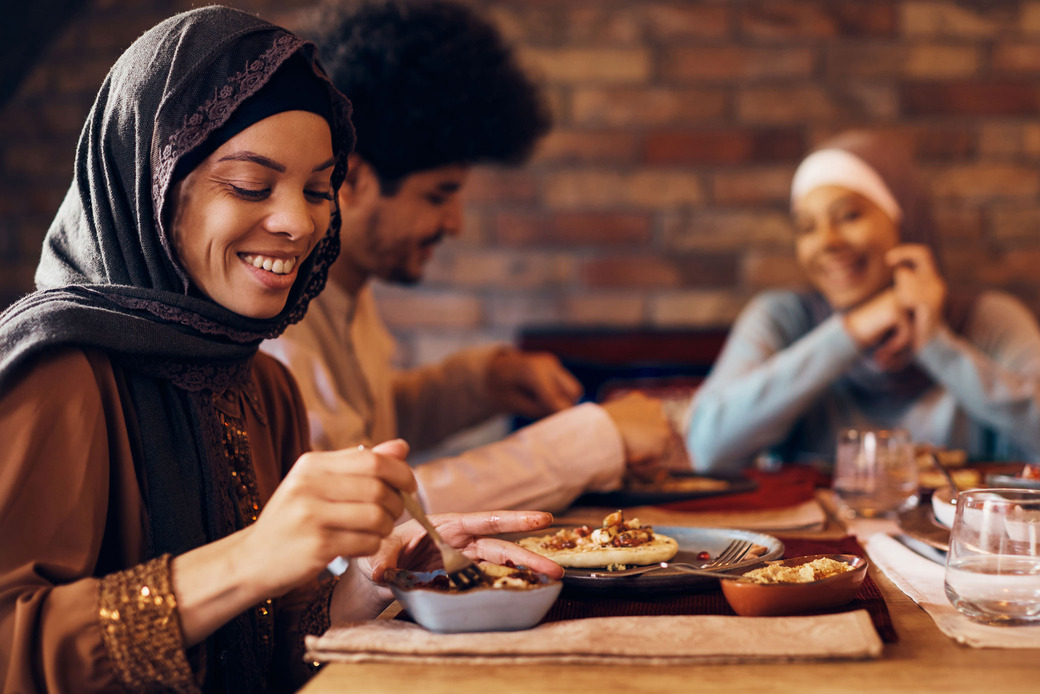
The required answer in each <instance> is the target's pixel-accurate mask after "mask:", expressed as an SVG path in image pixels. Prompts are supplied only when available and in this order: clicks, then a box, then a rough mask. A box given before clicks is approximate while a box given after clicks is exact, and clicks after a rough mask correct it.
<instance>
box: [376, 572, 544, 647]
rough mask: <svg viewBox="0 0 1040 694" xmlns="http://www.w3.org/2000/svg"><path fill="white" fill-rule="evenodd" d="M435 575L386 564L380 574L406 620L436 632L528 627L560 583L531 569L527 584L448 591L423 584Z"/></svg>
mask: <svg viewBox="0 0 1040 694" xmlns="http://www.w3.org/2000/svg"><path fill="white" fill-rule="evenodd" d="M437 576H444V571H440V570H438V571H405V570H403V569H387V571H386V573H385V574H384V579H385V580H386V583H387V585H388V586H389V587H390V590H391V591H393V594H394V597H396V598H397V600H398V602H400V603H401V605H402V606H403V607H404V609H405V610H407V611H408V614H410V615H411V617H412V619H414V620H415V621H416V622H417V623H419V624H420V625H422V626H423V627H425V628H426V629H429V630H430V631H435V632H439V633H442V634H452V633H459V632H471V631H518V630H520V629H529V628H531V627H533V626H534V625H535V624H537V623H538V622H540V621H541V620H542V617H544V616H545V614H546V613H547V612H548V611H549V608H550V607H552V605H553V603H554V602H556V598H557V597H559V595H560V590H561V589H562V588H563V583H562V582H560V581H558V580H555V579H552V578H549V577H548V576H545V575H544V574H537V576H538V578H539V581H540V583H539V584H538V585H531V586H529V587H527V588H492V587H490V586H481V587H479V588H473V589H470V590H465V591H454V590H451V591H449V590H441V589H437V588H431V587H429V586H428V585H427V584H428V583H429V582H430V581H432V580H434V579H435V578H436V577H437Z"/></svg>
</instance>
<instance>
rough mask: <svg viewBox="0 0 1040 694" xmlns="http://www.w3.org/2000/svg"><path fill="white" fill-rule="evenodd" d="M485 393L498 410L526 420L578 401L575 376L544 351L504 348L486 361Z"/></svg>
mask: <svg viewBox="0 0 1040 694" xmlns="http://www.w3.org/2000/svg"><path fill="white" fill-rule="evenodd" d="M487 386H488V392H489V393H491V397H492V398H493V399H494V401H495V403H496V405H497V406H498V408H499V409H500V410H501V411H502V412H509V413H512V414H518V415H521V416H524V417H528V418H530V419H539V418H541V417H545V416H546V415H550V414H553V413H555V412H559V411H560V410H563V409H566V408H568V407H570V406H571V405H573V404H574V403H575V402H577V401H578V398H580V397H581V393H582V388H581V384H580V383H579V382H578V379H576V378H574V376H573V375H572V374H571V373H570V372H569V371H567V370H566V369H565V368H563V365H562V364H560V360H559V359H557V358H556V357H555V356H553V355H552V354H549V353H547V352H521V351H519V350H516V349H512V348H506V349H503V350H501V351H499V352H498V353H496V354H495V356H493V357H492V358H491V361H490V363H489V364H488V373H487Z"/></svg>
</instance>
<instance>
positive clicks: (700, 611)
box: [542, 536, 899, 643]
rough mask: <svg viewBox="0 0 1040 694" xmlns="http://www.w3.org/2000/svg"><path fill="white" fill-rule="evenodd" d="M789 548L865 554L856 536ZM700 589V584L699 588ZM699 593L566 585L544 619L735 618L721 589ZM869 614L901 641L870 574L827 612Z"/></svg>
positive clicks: (788, 550) (797, 541) (887, 636)
mask: <svg viewBox="0 0 1040 694" xmlns="http://www.w3.org/2000/svg"><path fill="white" fill-rule="evenodd" d="M780 539H781V540H782V541H783V543H784V547H785V551H784V557H785V558H791V557H800V556H804V555H808V554H855V555H857V556H866V552H865V551H864V549H863V547H861V546H860V544H859V542H857V541H856V538H855V537H852V536H847V537H844V538H840V539H837V540H806V539H801V538H780ZM695 585H696V584H695ZM695 590H696V592H688V593H679V594H674V593H669V594H665V595H659V596H655V595H639V596H628V595H624V596H623V595H619V594H613V593H612V594H606V595H603V594H594V593H588V592H581V591H578V590H572V589H571V587H570V586H566V587H565V589H564V591H563V593H561V595H560V598H559V599H558V600H557V601H556V603H555V604H554V605H553V607H552V608H551V609H550V610H549V613H548V614H547V615H546V616H545V619H544V620H542V621H543V623H546V622H556V621H563V620H569V619H584V618H590V617H619V616H628V615H735V614H736V613H735V612H733V610H732V609H731V608H730V606H729V603H728V602H726V598H725V596H724V595H723V594H722V589H721V588H719V587H718V586H717V585H715V586H711V587H710V588H709V587H705V588H700V586H698V587H697V588H696V589H695ZM860 609H862V610H866V611H867V613H868V614H869V615H870V619H871V622H873V624H874V628H875V629H876V630H877V632H878V634H879V635H880V636H881V638H882V639H883V640H884V641H885V642H886V643H894V642H896V641H898V640H899V637H898V635H897V634H896V630H895V627H894V626H893V624H892V616H891V615H890V614H889V612H888V606H887V605H886V604H885V599H884V598H883V597H882V595H881V591H880V590H879V589H878V587H877V584H876V583H874V580H873V579H872V578H871V577H870V575H869V574H868V575H867V577H866V578H865V579H864V581H863V585H862V586H860V589H859V592H857V593H856V598H855V599H854V600H853V601H852V602H850V603H849V604H848V605H844V606H842V607H838V608H832V609H830V610H826V611H825V612H826V613H832V612H852V611H854V610H860Z"/></svg>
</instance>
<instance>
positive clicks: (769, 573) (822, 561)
mask: <svg viewBox="0 0 1040 694" xmlns="http://www.w3.org/2000/svg"><path fill="white" fill-rule="evenodd" d="M851 570H852V565H851V564H848V563H846V562H843V561H839V560H837V559H834V558H833V557H819V558H817V559H813V560H812V561H807V562H804V563H801V564H793V565H791V564H784V563H783V562H782V561H771V562H768V563H766V565H765V566H761V567H759V568H757V569H752V570H751V571H747V572H745V573H743V574H741V578H742V579H744V580H746V581H752V582H754V583H809V582H811V581H819V580H820V579H821V578H828V577H830V576H836V575H837V574H841V573H845V572H846V571H851Z"/></svg>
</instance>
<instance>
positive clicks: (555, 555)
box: [517, 511, 679, 569]
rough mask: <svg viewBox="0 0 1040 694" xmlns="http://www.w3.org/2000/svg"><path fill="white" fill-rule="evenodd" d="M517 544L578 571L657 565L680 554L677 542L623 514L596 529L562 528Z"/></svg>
mask: <svg viewBox="0 0 1040 694" xmlns="http://www.w3.org/2000/svg"><path fill="white" fill-rule="evenodd" d="M517 543H518V544H519V545H520V546H521V547H524V548H525V549H528V550H530V551H532V552H535V553H536V554H541V555H542V556H544V557H548V558H549V559H552V560H553V561H554V562H556V563H557V564H559V565H560V566H563V567H566V568H577V569H603V568H607V567H614V568H616V567H618V566H643V565H647V564H657V563H659V562H662V561H668V560H669V559H671V558H672V557H674V556H675V555H676V554H677V553H678V552H679V543H678V542H676V541H675V539H674V538H671V537H668V536H667V535H662V534H660V533H655V532H654V529H653V527H652V526H649V525H643V524H642V523H640V521H639V519H638V518H633V519H631V520H628V521H626V520H625V516H624V514H623V513H622V512H621V511H615V512H614V513H611V514H608V515H607V516H606V517H605V518H604V519H603V525H602V526H600V527H599V528H596V529H592V528H590V527H589V526H587V525H582V526H578V527H574V528H562V529H560V530H558V531H557V532H555V533H553V534H551V535H534V536H531V537H525V538H522V539H520V540H518V541H517Z"/></svg>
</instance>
